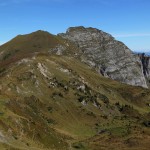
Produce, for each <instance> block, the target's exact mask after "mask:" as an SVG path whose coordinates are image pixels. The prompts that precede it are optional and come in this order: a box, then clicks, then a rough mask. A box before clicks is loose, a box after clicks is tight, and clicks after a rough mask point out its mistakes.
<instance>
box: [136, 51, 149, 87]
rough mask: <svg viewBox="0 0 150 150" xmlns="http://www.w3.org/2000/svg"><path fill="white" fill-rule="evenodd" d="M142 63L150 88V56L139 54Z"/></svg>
mask: <svg viewBox="0 0 150 150" xmlns="http://www.w3.org/2000/svg"><path fill="white" fill-rule="evenodd" d="M138 57H139V58H140V60H141V62H142V68H143V74H144V76H145V78H146V81H147V85H148V86H150V56H147V55H145V53H142V54H138Z"/></svg>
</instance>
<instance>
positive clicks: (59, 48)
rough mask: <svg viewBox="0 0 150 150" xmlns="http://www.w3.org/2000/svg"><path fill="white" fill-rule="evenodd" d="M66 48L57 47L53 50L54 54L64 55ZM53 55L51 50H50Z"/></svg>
mask: <svg viewBox="0 0 150 150" xmlns="http://www.w3.org/2000/svg"><path fill="white" fill-rule="evenodd" d="M65 50H66V48H65V47H64V46H62V45H57V46H56V47H55V48H53V49H52V52H55V54H56V55H62V53H63V51H65ZM50 53H51V50H50Z"/></svg>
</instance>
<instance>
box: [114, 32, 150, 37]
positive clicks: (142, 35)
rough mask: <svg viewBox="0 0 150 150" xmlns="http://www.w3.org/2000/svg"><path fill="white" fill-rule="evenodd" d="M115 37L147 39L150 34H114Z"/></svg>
mask: <svg viewBox="0 0 150 150" xmlns="http://www.w3.org/2000/svg"><path fill="white" fill-rule="evenodd" d="M113 36H114V37H145V36H150V33H133V34H132V33H131V34H113Z"/></svg>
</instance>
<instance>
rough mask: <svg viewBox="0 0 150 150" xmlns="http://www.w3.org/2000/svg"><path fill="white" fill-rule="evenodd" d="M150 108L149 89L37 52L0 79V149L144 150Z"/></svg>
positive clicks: (75, 61) (148, 137)
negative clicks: (109, 77)
mask: <svg viewBox="0 0 150 150" xmlns="http://www.w3.org/2000/svg"><path fill="white" fill-rule="evenodd" d="M149 104H150V90H148V89H144V88H142V87H134V86H129V85H126V84H122V83H119V82H117V81H113V80H111V79H108V78H105V77H103V76H101V75H99V74H98V73H97V72H96V71H94V70H93V69H91V68H90V67H89V66H87V65H86V64H84V63H81V62H80V61H79V60H78V59H76V58H73V57H69V56H57V55H54V54H53V55H52V54H43V53H39V54H38V55H36V56H33V57H28V58H25V59H21V60H19V61H16V62H15V63H11V65H9V66H8V68H7V70H6V71H3V72H1V74H0V149H2V150H3V149H4V150H5V149H11V150H16V149H17V150H24V149H25V150H54V149H55V150H71V149H72V150H77V149H80V150H100V149H103V150H106V149H111V148H114V149H115V150H120V149H125V150H128V149H130V147H131V149H132V150H133V149H136V150H138V149H139V150H141V149H145V150H148V147H149V140H150V130H149V127H148V126H149V122H148V121H149V119H150V115H149V112H150V107H149ZM118 145H119V146H118Z"/></svg>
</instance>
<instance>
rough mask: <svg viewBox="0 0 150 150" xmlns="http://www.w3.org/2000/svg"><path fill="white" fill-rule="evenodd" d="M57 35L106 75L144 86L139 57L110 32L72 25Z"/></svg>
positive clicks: (82, 58) (84, 59) (85, 60)
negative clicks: (76, 48) (76, 47)
mask: <svg viewBox="0 0 150 150" xmlns="http://www.w3.org/2000/svg"><path fill="white" fill-rule="evenodd" d="M59 36H61V37H63V38H65V39H68V40H70V41H71V42H73V43H75V44H76V45H77V46H78V47H79V49H80V50H81V56H80V58H81V60H82V61H83V62H85V63H87V64H88V65H90V66H92V67H95V68H96V69H97V71H98V72H99V73H101V74H102V75H103V76H105V77H110V78H112V79H114V80H117V81H121V82H123V83H127V84H130V85H135V86H142V87H147V84H146V80H145V77H144V74H143V69H142V63H141V60H140V58H139V57H138V56H137V55H135V54H133V53H132V51H131V50H130V49H129V48H128V47H127V46H125V45H124V44H123V43H122V42H119V41H116V40H115V39H114V38H113V37H112V36H111V35H110V34H108V33H105V32H103V31H101V30H98V29H95V28H84V27H71V28H69V29H68V30H67V32H66V33H62V34H59Z"/></svg>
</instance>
